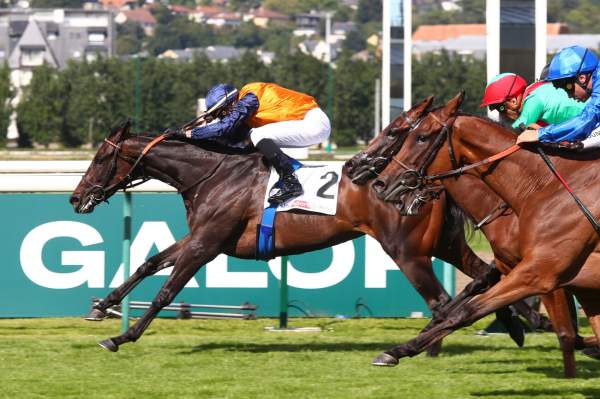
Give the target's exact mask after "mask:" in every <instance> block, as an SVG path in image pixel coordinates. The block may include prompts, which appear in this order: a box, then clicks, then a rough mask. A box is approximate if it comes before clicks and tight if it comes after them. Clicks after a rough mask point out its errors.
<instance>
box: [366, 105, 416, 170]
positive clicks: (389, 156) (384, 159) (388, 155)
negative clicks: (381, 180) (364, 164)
mask: <svg viewBox="0 0 600 399" xmlns="http://www.w3.org/2000/svg"><path fill="white" fill-rule="evenodd" d="M399 116H400V117H402V118H403V119H404V122H403V123H402V125H400V126H398V127H391V128H390V131H389V132H388V133H387V135H388V136H398V137H397V140H396V141H394V142H393V143H392V144H391V145H389V146H388V147H387V148H386V149H385V150H384V151H383V152H382V154H381V155H379V156H377V157H374V158H372V162H373V163H377V162H381V163H382V165H384V166H385V165H387V164H388V163H389V162H390V161H391V160H393V159H394V155H396V153H397V152H398V150H399V149H400V148H401V147H402V144H403V143H404V141H405V140H406V136H407V135H408V133H409V132H410V131H411V130H413V129H415V128H416V127H417V125H418V124H419V123H420V122H421V120H422V119H423V115H421V116H420V117H419V118H417V119H412V118H411V117H410V116H409V115H408V112H406V111H402V112H401V113H400V115H399ZM405 124H406V125H408V131H407V132H406V134H404V135H403V137H400V134H401V133H400V132H401V131H403V130H404V129H402V126H404V125H405ZM382 169H383V168H382ZM369 170H370V171H371V172H372V173H373V174H374V175H375V176H379V173H380V172H381V170H379V171H378V170H377V168H376V167H371V168H369Z"/></svg>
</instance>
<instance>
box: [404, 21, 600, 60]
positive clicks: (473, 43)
mask: <svg viewBox="0 0 600 399" xmlns="http://www.w3.org/2000/svg"><path fill="white" fill-rule="evenodd" d="M568 32H569V29H568V26H567V25H565V24H559V23H549V24H548V25H547V34H548V52H549V53H554V52H556V51H558V50H559V49H561V48H563V47H566V46H569V45H572V44H580V45H582V46H587V47H590V48H592V49H596V48H598V47H599V44H600V35H571V34H568ZM412 40H413V54H414V55H415V56H416V57H417V58H418V57H420V56H421V55H423V54H426V53H432V52H440V51H442V50H446V51H449V52H451V53H455V54H458V55H462V56H473V57H475V58H477V59H485V57H486V51H487V41H486V40H487V39H486V27H485V24H455V25H421V26H419V27H418V28H417V30H416V31H415V32H414V33H413V35H412Z"/></svg>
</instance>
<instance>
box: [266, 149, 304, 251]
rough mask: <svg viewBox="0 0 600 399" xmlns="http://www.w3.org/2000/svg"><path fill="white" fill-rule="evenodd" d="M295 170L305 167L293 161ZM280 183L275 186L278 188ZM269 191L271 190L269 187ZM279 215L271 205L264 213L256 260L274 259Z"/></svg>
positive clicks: (275, 206) (274, 206)
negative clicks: (276, 222)
mask: <svg viewBox="0 0 600 399" xmlns="http://www.w3.org/2000/svg"><path fill="white" fill-rule="evenodd" d="M292 165H293V166H294V170H298V169H300V168H301V167H302V166H303V165H302V164H301V163H300V162H298V161H297V160H295V159H293V160H292ZM277 184H278V183H276V184H275V185H276V186H277ZM267 189H269V188H268V187H267ZM276 215H277V205H269V206H268V207H266V208H265V210H264V211H263V215H262V219H261V222H260V224H259V225H258V226H257V229H256V259H257V260H270V259H273V257H274V256H273V253H274V252H275V216H276Z"/></svg>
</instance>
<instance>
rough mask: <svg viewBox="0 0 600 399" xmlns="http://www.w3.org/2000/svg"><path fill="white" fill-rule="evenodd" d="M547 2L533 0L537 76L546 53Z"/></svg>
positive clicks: (543, 64)
mask: <svg viewBox="0 0 600 399" xmlns="http://www.w3.org/2000/svg"><path fill="white" fill-rule="evenodd" d="M547 26H548V3H547V0H535V77H536V79H537V78H539V76H540V73H542V69H544V67H545V66H546V57H547V53H548V36H547V32H548V30H547Z"/></svg>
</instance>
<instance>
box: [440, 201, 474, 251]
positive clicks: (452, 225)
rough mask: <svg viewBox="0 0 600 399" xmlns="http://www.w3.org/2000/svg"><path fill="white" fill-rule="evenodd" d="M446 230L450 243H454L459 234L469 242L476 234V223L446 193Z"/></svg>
mask: <svg viewBox="0 0 600 399" xmlns="http://www.w3.org/2000/svg"><path fill="white" fill-rule="evenodd" d="M444 230H445V231H446V234H447V237H448V241H449V242H452V240H454V238H455V237H456V236H458V235H459V234H464V235H465V239H466V240H467V241H469V240H470V239H471V238H472V237H473V236H474V234H475V221H474V220H473V218H471V217H470V216H469V215H468V214H467V213H466V212H465V211H464V210H463V209H462V208H461V207H459V206H458V205H457V204H456V202H454V199H452V197H451V196H450V195H448V192H446V212H444Z"/></svg>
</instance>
